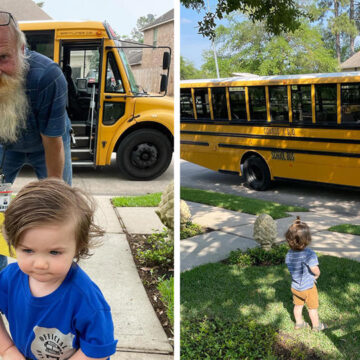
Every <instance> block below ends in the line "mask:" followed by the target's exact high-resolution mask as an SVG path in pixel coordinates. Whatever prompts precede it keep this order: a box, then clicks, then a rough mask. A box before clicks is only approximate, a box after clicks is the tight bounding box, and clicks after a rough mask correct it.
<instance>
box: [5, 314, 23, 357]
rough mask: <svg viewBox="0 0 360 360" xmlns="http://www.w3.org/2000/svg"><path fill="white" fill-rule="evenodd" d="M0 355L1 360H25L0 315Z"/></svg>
mask: <svg viewBox="0 0 360 360" xmlns="http://www.w3.org/2000/svg"><path fill="white" fill-rule="evenodd" d="M0 357H1V358H2V359H3V360H25V358H24V356H23V355H22V354H21V352H20V351H19V350H18V349H17V348H16V346H15V345H14V343H13V341H12V340H11V337H10V335H9V334H8V332H7V330H6V328H5V325H4V322H3V319H2V317H1V315H0Z"/></svg>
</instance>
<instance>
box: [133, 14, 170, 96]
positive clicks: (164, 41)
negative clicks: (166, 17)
mask: <svg viewBox="0 0 360 360" xmlns="http://www.w3.org/2000/svg"><path fill="white" fill-rule="evenodd" d="M156 28H157V29H158V34H157V46H169V47H170V48H171V65H170V73H169V83H168V93H167V94H168V95H170V96H173V95H174V22H173V21H171V22H168V23H166V24H163V25H159V26H158V27H156ZM153 37H154V29H149V30H145V31H144V43H145V44H149V45H153ZM163 53H164V49H144V50H143V56H142V62H141V67H137V68H133V69H132V70H133V72H134V75H135V78H136V80H137V83H138V84H140V85H141V86H142V87H143V88H144V89H145V90H146V91H150V92H154V93H159V90H160V74H163V73H164V71H163V70H162V59H163Z"/></svg>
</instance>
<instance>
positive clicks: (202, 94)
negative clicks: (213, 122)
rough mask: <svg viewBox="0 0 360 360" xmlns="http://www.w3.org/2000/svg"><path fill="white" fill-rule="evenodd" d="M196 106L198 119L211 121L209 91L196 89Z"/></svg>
mask: <svg viewBox="0 0 360 360" xmlns="http://www.w3.org/2000/svg"><path fill="white" fill-rule="evenodd" d="M195 106H196V114H197V118H198V119H210V106H209V94H208V89H207V88H205V89H195Z"/></svg>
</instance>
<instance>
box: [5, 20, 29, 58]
mask: <svg viewBox="0 0 360 360" xmlns="http://www.w3.org/2000/svg"><path fill="white" fill-rule="evenodd" d="M12 20H13V21H12ZM9 28H10V29H11V31H12V33H13V35H14V36H15V41H16V46H17V49H18V52H19V56H23V51H22V48H23V47H26V45H27V44H26V37H25V34H24V33H23V32H22V31H21V30H20V28H19V25H18V23H17V21H16V20H15V19H14V18H12V19H11V20H10V23H9Z"/></svg>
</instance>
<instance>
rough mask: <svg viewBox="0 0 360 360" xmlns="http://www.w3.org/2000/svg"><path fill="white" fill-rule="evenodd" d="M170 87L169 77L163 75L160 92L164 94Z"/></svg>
mask: <svg viewBox="0 0 360 360" xmlns="http://www.w3.org/2000/svg"><path fill="white" fill-rule="evenodd" d="M167 86H168V77H167V75H165V74H162V75H161V82H160V92H163V91H165V92H166V90H167Z"/></svg>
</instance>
